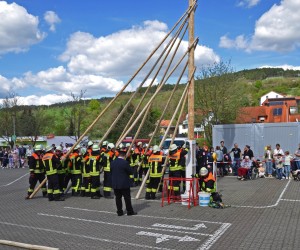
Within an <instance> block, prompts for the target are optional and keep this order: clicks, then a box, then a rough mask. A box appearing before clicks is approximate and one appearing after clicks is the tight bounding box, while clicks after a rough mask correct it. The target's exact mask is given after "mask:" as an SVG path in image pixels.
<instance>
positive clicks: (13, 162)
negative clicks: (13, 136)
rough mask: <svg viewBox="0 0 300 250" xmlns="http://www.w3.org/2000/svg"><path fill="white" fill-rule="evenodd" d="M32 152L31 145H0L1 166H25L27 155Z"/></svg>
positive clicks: (26, 164)
mask: <svg viewBox="0 0 300 250" xmlns="http://www.w3.org/2000/svg"><path fill="white" fill-rule="evenodd" d="M31 154H32V147H31V146H27V147H25V146H23V145H21V146H19V145H16V146H15V148H12V149H11V148H9V147H0V166H1V168H25V167H28V156H31Z"/></svg>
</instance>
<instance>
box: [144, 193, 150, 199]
mask: <svg viewBox="0 0 300 250" xmlns="http://www.w3.org/2000/svg"><path fill="white" fill-rule="evenodd" d="M145 199H146V200H150V199H151V197H150V193H149V192H147V193H146V195H145Z"/></svg>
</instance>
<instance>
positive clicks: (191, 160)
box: [185, 0, 197, 195]
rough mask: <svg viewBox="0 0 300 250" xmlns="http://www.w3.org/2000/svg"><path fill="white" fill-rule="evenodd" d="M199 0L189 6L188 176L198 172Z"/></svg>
mask: <svg viewBox="0 0 300 250" xmlns="http://www.w3.org/2000/svg"><path fill="white" fill-rule="evenodd" d="M196 3H197V0H189V8H192V11H191V12H190V14H189V30H188V31H189V46H190V50H189V58H188V79H190V82H189V88H188V140H189V144H190V149H189V154H188V157H187V159H186V170H185V176H186V178H191V177H192V176H195V173H196V141H195V135H194V124H195V121H194V117H195V112H194V106H195V105H194V86H195V81H194V73H195V59H194V56H195V47H193V46H191V44H193V43H194V36H195V31H194V19H195V9H196ZM185 192H186V194H187V195H190V193H191V192H190V185H189V183H188V182H186V191H185Z"/></svg>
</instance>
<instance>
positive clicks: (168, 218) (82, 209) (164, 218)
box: [64, 207, 224, 224]
mask: <svg viewBox="0 0 300 250" xmlns="http://www.w3.org/2000/svg"><path fill="white" fill-rule="evenodd" d="M64 208H66V209H73V210H80V211H86V212H95V213H107V214H116V213H115V212H109V211H102V210H94V209H86V208H79V207H64ZM135 217H144V218H154V219H163V220H172V221H174V220H177V221H191V222H200V223H202V222H203V223H210V224H224V223H223V222H217V221H204V220H193V219H181V218H174V217H162V216H152V215H144V214H143V215H140V214H138V215H135Z"/></svg>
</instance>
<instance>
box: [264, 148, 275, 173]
mask: <svg viewBox="0 0 300 250" xmlns="http://www.w3.org/2000/svg"><path fill="white" fill-rule="evenodd" d="M264 158H265V162H266V174H267V177H273V176H272V173H273V152H272V149H271V145H268V146H267V149H266V150H265V154H264Z"/></svg>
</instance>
